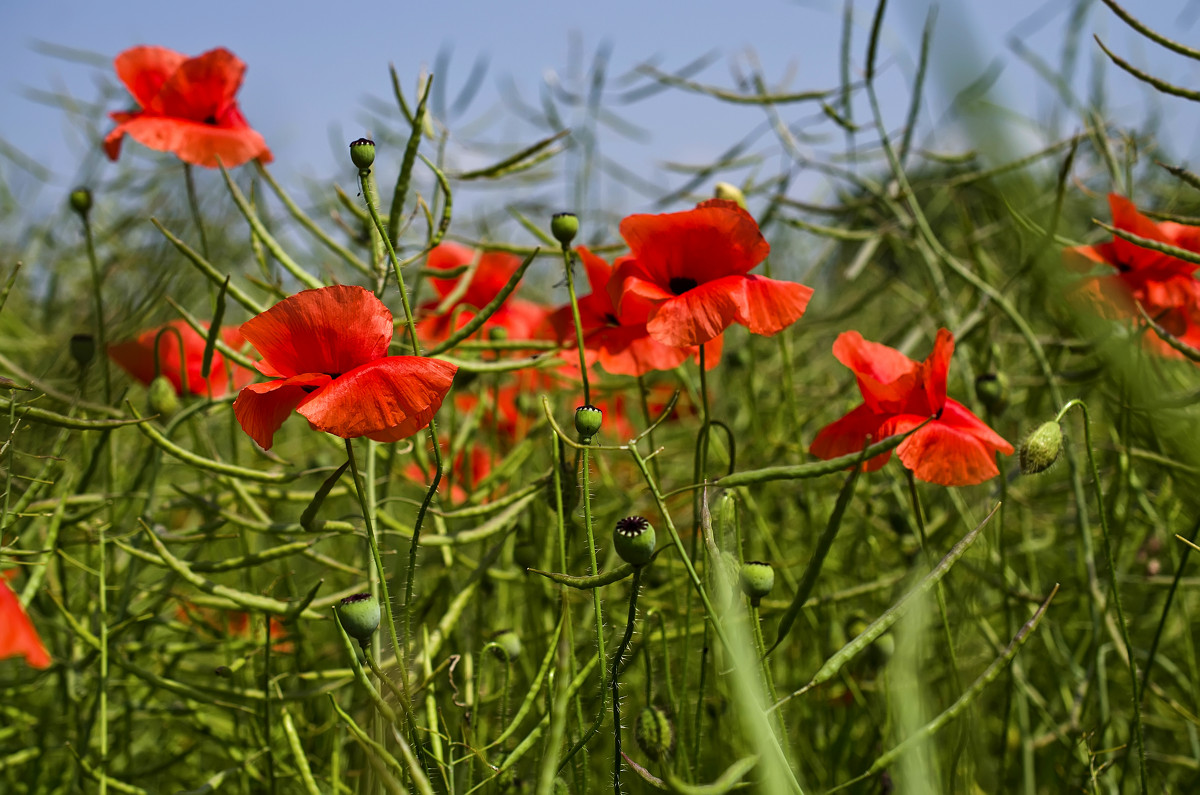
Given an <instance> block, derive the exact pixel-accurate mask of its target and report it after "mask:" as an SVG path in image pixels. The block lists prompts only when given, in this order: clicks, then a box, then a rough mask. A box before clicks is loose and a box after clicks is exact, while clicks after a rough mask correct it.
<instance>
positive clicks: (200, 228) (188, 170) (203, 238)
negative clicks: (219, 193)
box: [183, 163, 209, 259]
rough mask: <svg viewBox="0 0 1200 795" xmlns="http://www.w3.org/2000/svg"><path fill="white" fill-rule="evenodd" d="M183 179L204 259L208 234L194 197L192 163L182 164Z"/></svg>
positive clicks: (198, 203)
mask: <svg viewBox="0 0 1200 795" xmlns="http://www.w3.org/2000/svg"><path fill="white" fill-rule="evenodd" d="M183 179H184V182H186V183H187V197H188V207H189V208H190V209H191V211H192V222H193V223H195V224H196V232H197V233H199V235H200V253H201V254H203V255H204V258H205V259H209V256H208V235H206V234H205V233H204V220H203V218H202V217H201V215H200V200H199V199H198V198H196V180H195V178H194V177H193V176H192V164H191V163H184V164H183Z"/></svg>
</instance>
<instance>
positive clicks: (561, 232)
mask: <svg viewBox="0 0 1200 795" xmlns="http://www.w3.org/2000/svg"><path fill="white" fill-rule="evenodd" d="M550 234H552V235H554V239H555V240H557V241H558V242H559V243H562V247H563V248H566V247H567V246H569V245H571V241H572V240H574V239H575V235H577V234H579V219H578V218H577V217H576V216H575V213H555V214H554V215H553V216H551V218H550Z"/></svg>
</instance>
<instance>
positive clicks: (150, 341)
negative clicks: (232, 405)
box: [108, 320, 254, 398]
mask: <svg viewBox="0 0 1200 795" xmlns="http://www.w3.org/2000/svg"><path fill="white" fill-rule="evenodd" d="M202 325H203V326H204V328H205V329H206V330H207V329H208V324H207V323H204V324H202ZM163 329H174V330H175V331H167V332H165V333H162V336H161V337H160V336H159V333H160V332H162V330H163ZM175 332H178V333H179V335H178V336H176V334H175ZM180 338H182V340H183V364H182V366H181V365H180V359H179V349H180V344H179V343H180ZM155 339H157V340H158V357H157V364H158V371H159V373H160V374H161V375H164V376H166V377H167V380H169V381H170V382H171V384H172V385H173V386H174V387H175V394H177V395H182V394H183V379H182V378H181V377H180V373H181V372H182V373H183V374H184V375H186V376H187V391H188V392H190V393H191V394H193V395H202V396H208V395H209V390H210V389H211V390H212V393H211V396H212V397H214V398H216V397H221V396H222V395H224V394H225V393H226V392H228V391H230V390H231V389H241V388H242V387H243V386H245V385H246V384H248V383H250V382H251V381H252V380H253V379H254V373H253V372H252V371H250V370H247V369H246V368H244V367H241V366H239V365H236V364H234V363H233V362H230V363H229V365H230V368H232V372H233V379H232V382H231V381H230V377H229V375H230V373H229V368H227V367H226V366H225V357H224V356H222V355H221V353H220V351H217V350H214V351H213V358H212V367H211V369H210V370H209V373H208V378H207V379H205V378H204V377H203V376H201V375H200V371H201V369H202V368H203V364H204V346H205V343H206V340H205V338H204V337H202V336H200V335H199V334H197V333H196V330H195V329H193V328H192V327H191V326H190V325H188V323H187V321H186V320H173V321H171V322H170V323H167V324H166V325H165V326H158V327H157V328H152V329H150V330H149V331H143V332H142V333H141V334H139V335H138V336H137V339H133V340H129V341H128V342H120V343H117V344H115V345H109V346H108V355H109V357H110V358H111V359H112V360H113V361H114V362H116V363H117V364H118V365H120V366H121V369H123V370H124V371H125V372H127V373H129V374H130V375H131V376H133V377H134V378H136V379H137V380H138V381H141V382H142V383H143V384H149V383H150V382H151V381H153V380H154V373H155V364H156V361H155V355H154V340H155ZM221 340H222V341H223V342H224V343H225V344H226V345H228V346H229V347H230V348H233V349H234V350H237V349H238V348H240V347H242V343H243V342H244V340H243V339H242V333H241V332H240V331H238V330H237V328H236V327H235V326H226V327H224V328H222V329H221Z"/></svg>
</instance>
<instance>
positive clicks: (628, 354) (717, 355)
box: [550, 246, 721, 375]
mask: <svg viewBox="0 0 1200 795" xmlns="http://www.w3.org/2000/svg"><path fill="white" fill-rule="evenodd" d="M578 250H579V258H580V259H581V260H582V261H583V267H584V270H585V271H586V272H587V279H588V284H589V285H590V286H591V288H592V292H591V294H590V295H585V296H582V297H581V298H579V322H580V325H582V326H583V348H584V357H585V359H586V360H587V363H588V366H589V367H590V366H592V365H594V364H595V363H596V362H599V363H600V366H601V367H603V368H604V369H605V370H607V371H608V372H610V373H613V374H614V375H645V374H646V373H649V372H652V371H654V370H671V369H674V368H676V367H678V366H679V365H681V364H683V363H684V362H685V361H687V360H688V359H690V358H696V359H698V358H699V355H700V351H699V348H698V347H697V346H695V345H688V346H676V345H667V344H665V343H662V342H659V341H658V340H656V339H655V338H654V337H652V336H650V332H648V331H647V330H646V320H647V317H648V315H649V314H650V311H651V310H652V309H653V308H654V307H653V305H652V304H650V303H648V302H645V301H638V300H636V299H634V298H631V299H630V300H628V301H624V302H621V310H622V311H620V312H618V311H617V303H618V302H620V295H619V294H618V295H616V296H614V295H613V294H612V293H613V292H615V290H614V288H616V287H618V286H619V284H620V283H619V282H617V281H614V280H613V279H612V274H613V268H612V266H610V265H609V264H608V263H607V262H605V261H604V260H603V259H601V258H600V257H597V256H596V255H595V254H593V253H592V252H590V251H588V250H587V248H585V247H583V246H580V247H579V249H578ZM628 259H632V257H623V258H621V259H619V260H617V268H618V269H619V268H620V267H621V265H622V264H623V263H624V262H625V261H626V260H628ZM550 323H551V324H552V325H553V327H554V329H555V331H556V332H557V334H558V339H559V342H560V343H561V344H563V345H565V346H567V347H570V348H574V347H575V345H576V344H577V340H576V335H575V317H574V315H573V314H572V311H571V307H570V305H567V306H564V307H562V308H561V309H559V310H557V311H556V312H554V314H552V315H551V316H550ZM704 353H705V359H704V360H705V366H706V367H707V368H708V369H712V368H713V367H715V366H716V365H717V363H718V362H719V361H720V360H721V335H720V334H718V335H717V336H716V337H714V338H713V339H712V340H711V341H710V342H709V343H708V348H706V349H705V352H704ZM563 356H564V358H566V359H567V361H568V362H570V363H572V364H574V363H576V362H578V361H579V358H578V356H579V355H578V354H577V353H575V352H574V351H565V352H564V353H563Z"/></svg>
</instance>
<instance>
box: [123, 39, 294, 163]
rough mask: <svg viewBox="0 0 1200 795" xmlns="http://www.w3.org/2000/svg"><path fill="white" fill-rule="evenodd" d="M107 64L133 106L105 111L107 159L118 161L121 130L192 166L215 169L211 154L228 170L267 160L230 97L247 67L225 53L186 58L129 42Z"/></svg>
mask: <svg viewBox="0 0 1200 795" xmlns="http://www.w3.org/2000/svg"><path fill="white" fill-rule="evenodd" d="M113 63H114V65H115V66H116V69H117V77H119V78H120V79H121V82H122V83H124V84H125V87H126V88H128V89H129V93H131V94H133V98H134V100H135V101H136V102H137V104H138V106H139V108H140V109H139V110H134V111H118V112H115V113H111V114H109V115H110V116H111V117H112V119H113V121H115V122H116V123H117V126H116V129H114V130H113V131H112V132H110V133H109V134H108V136H107V137H106V138H105V139H104V151H105V152H106V153H107V154H108V157H109V159H110V160H116V159H117V155H118V154H120V152H121V139H122V138H124V137H125V135H126V133H128V134H129V136H130V137H131V138H133V139H134V140H135V141H137V142H138V143H140V144H142V145H143V146H148V147H149V148H151V149H157V150H158V151H160V152H173V153H174V154H175V156H176V157H178V158H179V159H180V160H182V161H183V162H185V163H191V164H193V165H197V166H207V167H208V168H216V166H217V159H218V158H220V160H221V162H222V163H223V164H224V165H225V166H226V167H227V168H232V167H234V166H240V165H241V164H242V163H245V162H246V161H247V160H252V159H254V158H258V159H259V161H261V162H263V163H270V162H271V160H272V157H271V150H270V149H268V148H267V143H266V141H264V140H263V137H262V136H261V135H259V134H258V133H257V132H255V131H254V130H253V129H251V128H250V125H249V124H247V123H246V119H245V117H244V116H242V112H241V110H239V109H238V105H237V100H236V99H235V95H236V94H237V92H238V89H239V88H241V85H242V76H243V75H244V74H245V72H246V65H245V64H244V63H242V61H241V60H240V59H239V58H238V57H237V56H236V55H234V54H233V53H231V52H230V51H229V50H226V49H224V48H217V49H215V50H209V51H208V52H206V53H204V54H203V55H197V56H196V57H195V58H188V57H187V56H186V55H181V54H180V53H177V52H174V51H172V50H168V49H166V48H165V47H134V48H132V49H129V50H126V51H125V52H123V53H121V54H120V55H118V56H117V57H116V59H115V60H114V62H113Z"/></svg>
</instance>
